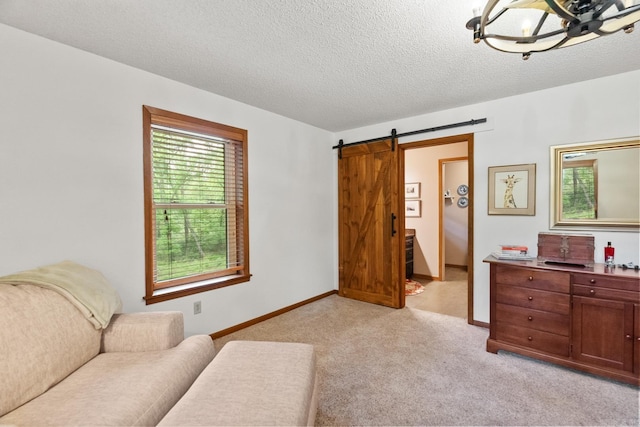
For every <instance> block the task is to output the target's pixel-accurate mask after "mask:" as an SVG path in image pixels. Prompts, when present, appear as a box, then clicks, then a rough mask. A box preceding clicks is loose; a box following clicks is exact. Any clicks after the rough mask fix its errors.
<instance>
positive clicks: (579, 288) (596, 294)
mask: <svg viewBox="0 0 640 427" xmlns="http://www.w3.org/2000/svg"><path fill="white" fill-rule="evenodd" d="M571 288H572V293H573V295H578V296H581V297H593V298H602V299H612V300H616V301H629V302H635V303H640V293H638V292H631V291H619V290H617V289H609V288H600V287H597V286H584V285H572V287H571Z"/></svg>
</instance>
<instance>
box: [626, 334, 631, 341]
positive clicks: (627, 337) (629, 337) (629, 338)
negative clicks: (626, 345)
mask: <svg viewBox="0 0 640 427" xmlns="http://www.w3.org/2000/svg"><path fill="white" fill-rule="evenodd" d="M624 337H625V338H626V339H628V340H632V339H633V337H632V336H631V335H629V334H627V335H625V336H624Z"/></svg>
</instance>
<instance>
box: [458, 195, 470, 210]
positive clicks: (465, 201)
mask: <svg viewBox="0 0 640 427" xmlns="http://www.w3.org/2000/svg"><path fill="white" fill-rule="evenodd" d="M458 206H459V207H461V208H466V207H467V206H469V199H467V198H466V197H460V198H459V199H458Z"/></svg>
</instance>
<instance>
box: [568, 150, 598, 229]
mask: <svg viewBox="0 0 640 427" xmlns="http://www.w3.org/2000/svg"><path fill="white" fill-rule="evenodd" d="M597 188H598V183H597V174H596V167H595V160H589V161H572V162H567V161H565V162H564V163H563V168H562V218H565V219H596V218H597V217H598V192H597Z"/></svg>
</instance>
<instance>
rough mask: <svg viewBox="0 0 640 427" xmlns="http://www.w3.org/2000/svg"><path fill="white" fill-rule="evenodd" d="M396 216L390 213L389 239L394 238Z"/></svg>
mask: <svg viewBox="0 0 640 427" xmlns="http://www.w3.org/2000/svg"><path fill="white" fill-rule="evenodd" d="M396 218H397V217H396V214H394V213H392V214H391V237H393V236H395V235H396V233H397V231H396Z"/></svg>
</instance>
